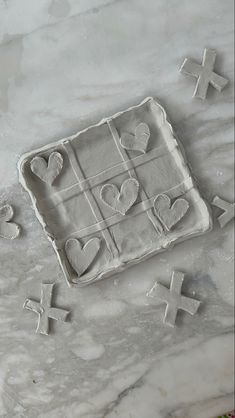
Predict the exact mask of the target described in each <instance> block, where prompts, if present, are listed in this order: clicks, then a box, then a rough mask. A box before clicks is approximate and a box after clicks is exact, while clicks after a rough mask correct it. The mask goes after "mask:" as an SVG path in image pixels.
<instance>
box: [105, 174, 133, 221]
mask: <svg viewBox="0 0 235 418" xmlns="http://www.w3.org/2000/svg"><path fill="white" fill-rule="evenodd" d="M139 187H140V186H139V182H138V181H137V180H136V179H134V178H129V179H127V180H125V181H124V182H123V183H122V186H121V189H120V191H119V189H118V187H117V186H115V185H114V184H105V185H104V186H103V187H102V188H101V191H100V198H101V200H102V201H103V202H104V203H105V204H106V205H107V206H109V207H110V208H112V209H113V210H115V212H119V213H121V214H122V215H125V214H126V213H127V212H128V210H129V209H130V208H131V207H132V206H133V205H134V203H135V201H136V199H137V197H138V193H139Z"/></svg>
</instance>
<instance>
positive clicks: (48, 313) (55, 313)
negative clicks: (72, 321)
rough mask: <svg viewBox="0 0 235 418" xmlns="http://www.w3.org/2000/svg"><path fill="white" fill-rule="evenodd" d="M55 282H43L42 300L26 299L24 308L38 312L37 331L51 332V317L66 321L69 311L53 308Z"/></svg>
mask: <svg viewBox="0 0 235 418" xmlns="http://www.w3.org/2000/svg"><path fill="white" fill-rule="evenodd" d="M53 287H54V283H52V284H49V283H42V287H41V300H40V302H36V301H34V300H32V299H26V301H25V303H24V306H23V308H25V309H28V310H29V311H33V312H35V313H37V314H38V325H37V329H36V332H37V333H40V334H44V335H48V334H49V319H50V318H51V319H55V320H56V321H66V318H67V316H68V314H69V311H65V310H64V309H58V308H52V306H51V299H52V293H53Z"/></svg>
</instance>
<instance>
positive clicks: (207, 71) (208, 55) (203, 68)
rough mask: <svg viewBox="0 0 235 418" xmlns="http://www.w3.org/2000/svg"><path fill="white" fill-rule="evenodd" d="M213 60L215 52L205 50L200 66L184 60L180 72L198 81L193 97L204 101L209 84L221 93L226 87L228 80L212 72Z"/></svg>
mask: <svg viewBox="0 0 235 418" xmlns="http://www.w3.org/2000/svg"><path fill="white" fill-rule="evenodd" d="M215 59H216V52H215V50H214V49H205V50H204V54H203V61H202V64H201V65H200V64H197V63H196V62H194V61H192V60H190V59H188V58H186V59H185V60H184V62H183V65H182V67H181V69H180V72H181V73H183V74H187V75H192V76H193V77H196V78H197V79H198V80H197V84H196V88H195V91H194V95H193V97H197V98H199V99H202V100H204V99H205V98H206V95H207V90H208V87H209V84H211V85H212V86H213V87H214V88H215V89H217V90H218V91H222V90H223V88H224V87H225V86H226V85H227V83H228V80H226V78H224V77H221V76H220V75H218V74H216V73H215V72H214V71H213V70H214V65H215Z"/></svg>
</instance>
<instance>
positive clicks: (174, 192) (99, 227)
mask: <svg viewBox="0 0 235 418" xmlns="http://www.w3.org/2000/svg"><path fill="white" fill-rule="evenodd" d="M193 187H194V184H193V180H192V178H191V177H188V178H187V179H185V180H184V181H183V182H182V183H180V184H179V185H177V186H174V187H172V188H171V189H169V190H166V191H164V192H160V193H158V194H167V195H168V196H169V197H170V198H171V199H174V198H178V197H180V196H182V195H183V194H185V193H187V192H188V191H190V190H191V189H192V188H193ZM158 194H156V195H155V196H153V197H152V198H150V199H148V200H145V201H142V202H141V203H138V204H137V205H135V206H133V207H132V209H131V213H130V215H128V213H127V214H126V215H125V216H123V215H121V214H119V213H117V214H115V215H113V216H111V217H109V218H106V219H105V220H103V221H101V222H97V223H96V224H93V225H90V226H88V227H86V228H82V229H80V230H78V231H76V232H73V233H72V234H70V235H69V237H67V238H66V239H61V240H58V241H57V242H58V243H59V245H63V242H64V241H66V240H67V239H69V238H71V237H76V238H78V239H79V238H85V237H87V236H89V235H92V234H95V233H97V232H102V231H103V230H105V229H107V228H110V227H111V226H114V225H116V224H118V223H120V222H123V221H125V220H126V219H128V218H131V217H133V216H137V215H139V214H141V213H144V212H146V211H148V210H149V209H152V208H153V203H154V200H155V198H156V196H157V195H158Z"/></svg>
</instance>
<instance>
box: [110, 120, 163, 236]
mask: <svg viewBox="0 0 235 418" xmlns="http://www.w3.org/2000/svg"><path fill="white" fill-rule="evenodd" d="M107 123H108V126H109V129H110V132H111V134H112V137H113V139H114V142H115V144H116V147H117V149H118V152H119V154H120V155H121V157H122V160H123V162H124V163H126V169H127V171H128V174H129V176H130V177H134V178H135V179H136V180H137V181H138V182H139V184H140V181H139V179H138V176H137V173H136V170H135V169H134V167H133V168H132V169H129V166H128V164H127V162H130V161H131V160H130V159H129V157H128V154H127V152H126V150H125V149H124V148H122V146H121V144H120V137H119V134H118V131H117V128H116V126H115V124H114V122H113V120H112V119H110V120H108V122H107ZM140 186H141V187H140V197H141V200H142V201H143V200H147V199H148V198H149V197H148V195H147V193H146V191H145V190H144V188H143V187H142V185H141V184H140ZM146 213H147V216H148V218H149V220H150V222H151V223H152V224H153V226H154V229H155V230H156V231H157V233H158V234H159V235H161V234H162V232H163V228H162V225H161V224H160V222H159V221H158V220H157V218H156V217H155V216H154V214H153V211H152V209H148V210H147V211H146Z"/></svg>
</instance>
